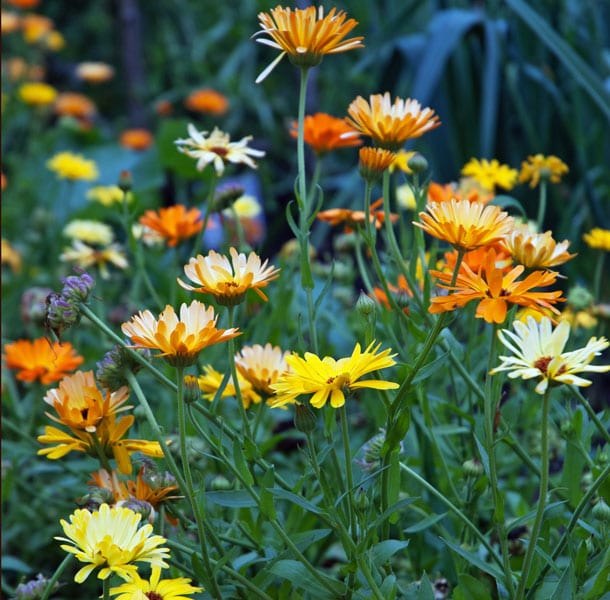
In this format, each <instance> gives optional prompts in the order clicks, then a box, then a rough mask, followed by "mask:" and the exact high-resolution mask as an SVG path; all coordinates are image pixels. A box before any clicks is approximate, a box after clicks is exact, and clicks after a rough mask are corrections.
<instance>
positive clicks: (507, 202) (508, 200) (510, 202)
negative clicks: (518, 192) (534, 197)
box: [490, 194, 527, 218]
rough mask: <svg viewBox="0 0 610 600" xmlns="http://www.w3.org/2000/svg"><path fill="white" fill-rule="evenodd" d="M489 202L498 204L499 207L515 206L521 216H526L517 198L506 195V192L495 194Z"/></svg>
mask: <svg viewBox="0 0 610 600" xmlns="http://www.w3.org/2000/svg"><path fill="white" fill-rule="evenodd" d="M490 204H495V205H496V206H499V207H501V208H511V207H512V208H516V209H517V210H518V211H519V213H520V214H521V216H522V217H524V218H527V213H526V212H525V209H524V208H523V205H522V204H521V202H519V200H517V199H516V198H513V197H512V196H507V195H506V194H500V195H498V196H496V197H495V198H494V199H493V200H492V201H491V202H490Z"/></svg>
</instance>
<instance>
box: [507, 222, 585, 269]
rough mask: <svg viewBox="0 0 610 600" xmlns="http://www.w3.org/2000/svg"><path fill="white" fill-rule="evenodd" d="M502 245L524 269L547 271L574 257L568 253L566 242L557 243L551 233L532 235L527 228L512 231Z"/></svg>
mask: <svg viewBox="0 0 610 600" xmlns="http://www.w3.org/2000/svg"><path fill="white" fill-rule="evenodd" d="M502 244H503V245H504V246H505V247H506V249H507V250H508V251H509V252H510V254H511V255H512V257H513V259H514V260H515V262H517V263H519V264H521V265H523V266H524V267H525V268H526V269H549V268H551V267H556V266H558V265H562V264H563V263H565V262H567V261H568V260H570V259H571V258H574V257H575V256H576V254H570V253H569V252H568V247H569V246H570V242H569V241H568V240H564V241H563V242H559V243H557V242H556V241H555V240H554V239H553V233H552V232H551V231H545V232H544V233H532V232H531V231H529V229H527V227H525V228H523V227H518V228H516V229H515V230H513V231H512V232H511V233H509V234H508V235H507V236H506V237H505V238H504V240H502Z"/></svg>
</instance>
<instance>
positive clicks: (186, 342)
mask: <svg viewBox="0 0 610 600" xmlns="http://www.w3.org/2000/svg"><path fill="white" fill-rule="evenodd" d="M217 319H218V317H217V316H216V315H215V314H214V309H213V308H212V307H211V306H210V307H209V308H206V306H205V305H204V304H203V303H201V302H197V300H193V302H191V304H190V305H189V306H187V305H186V304H184V303H183V304H182V305H181V306H180V318H178V315H176V313H175V311H174V309H173V307H172V306H170V305H169V304H168V305H167V306H166V307H165V310H164V311H163V312H162V313H161V314H160V315H159V319H158V320H157V319H155V317H154V316H153V314H152V313H151V312H150V311H149V310H145V311H140V312H139V313H138V314H137V315H134V316H133V317H132V318H131V321H129V322H127V323H123V325H121V330H122V331H123V333H124V334H125V335H126V336H128V337H130V338H131V339H132V341H133V342H134V344H135V345H136V346H141V347H144V348H151V349H153V350H160V351H161V354H159V355H158V356H162V357H164V358H165V359H166V360H167V362H169V363H170V364H171V365H173V366H188V365H191V364H193V363H194V362H195V361H196V360H197V356H198V355H199V352H201V350H203V349H204V348H206V347H207V346H212V345H213V344H218V343H220V342H225V341H227V340H229V339H231V338H233V337H236V336H238V335H240V332H239V331H238V330H237V329H236V328H231V329H217V328H216V321H217Z"/></svg>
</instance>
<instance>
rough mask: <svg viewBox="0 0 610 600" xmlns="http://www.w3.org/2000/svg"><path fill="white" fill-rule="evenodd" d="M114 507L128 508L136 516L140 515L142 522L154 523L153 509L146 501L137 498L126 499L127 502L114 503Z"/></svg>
mask: <svg viewBox="0 0 610 600" xmlns="http://www.w3.org/2000/svg"><path fill="white" fill-rule="evenodd" d="M116 506H122V507H123V508H128V509H129V510H131V511H133V512H134V513H136V514H138V515H142V521H148V522H149V523H154V521H155V509H154V508H153V505H152V504H151V503H150V502H146V500H138V499H137V498H128V499H127V500H121V501H119V502H117V503H116Z"/></svg>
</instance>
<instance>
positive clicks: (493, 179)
mask: <svg viewBox="0 0 610 600" xmlns="http://www.w3.org/2000/svg"><path fill="white" fill-rule="evenodd" d="M462 175H466V176H467V177H472V178H473V179H475V180H476V181H478V182H479V183H480V184H481V185H482V186H483V187H484V188H485V189H486V190H489V191H491V192H493V191H494V190H495V188H496V186H500V187H502V188H504V189H505V190H511V189H512V188H513V187H514V186H515V184H516V183H517V171H516V169H511V168H510V167H509V166H508V165H501V164H500V162H499V161H498V160H497V159H495V158H494V159H492V160H491V161H489V160H487V159H486V158H483V159H481V160H478V159H476V158H471V159H470V161H468V163H466V164H465V165H464V167H463V168H462Z"/></svg>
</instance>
